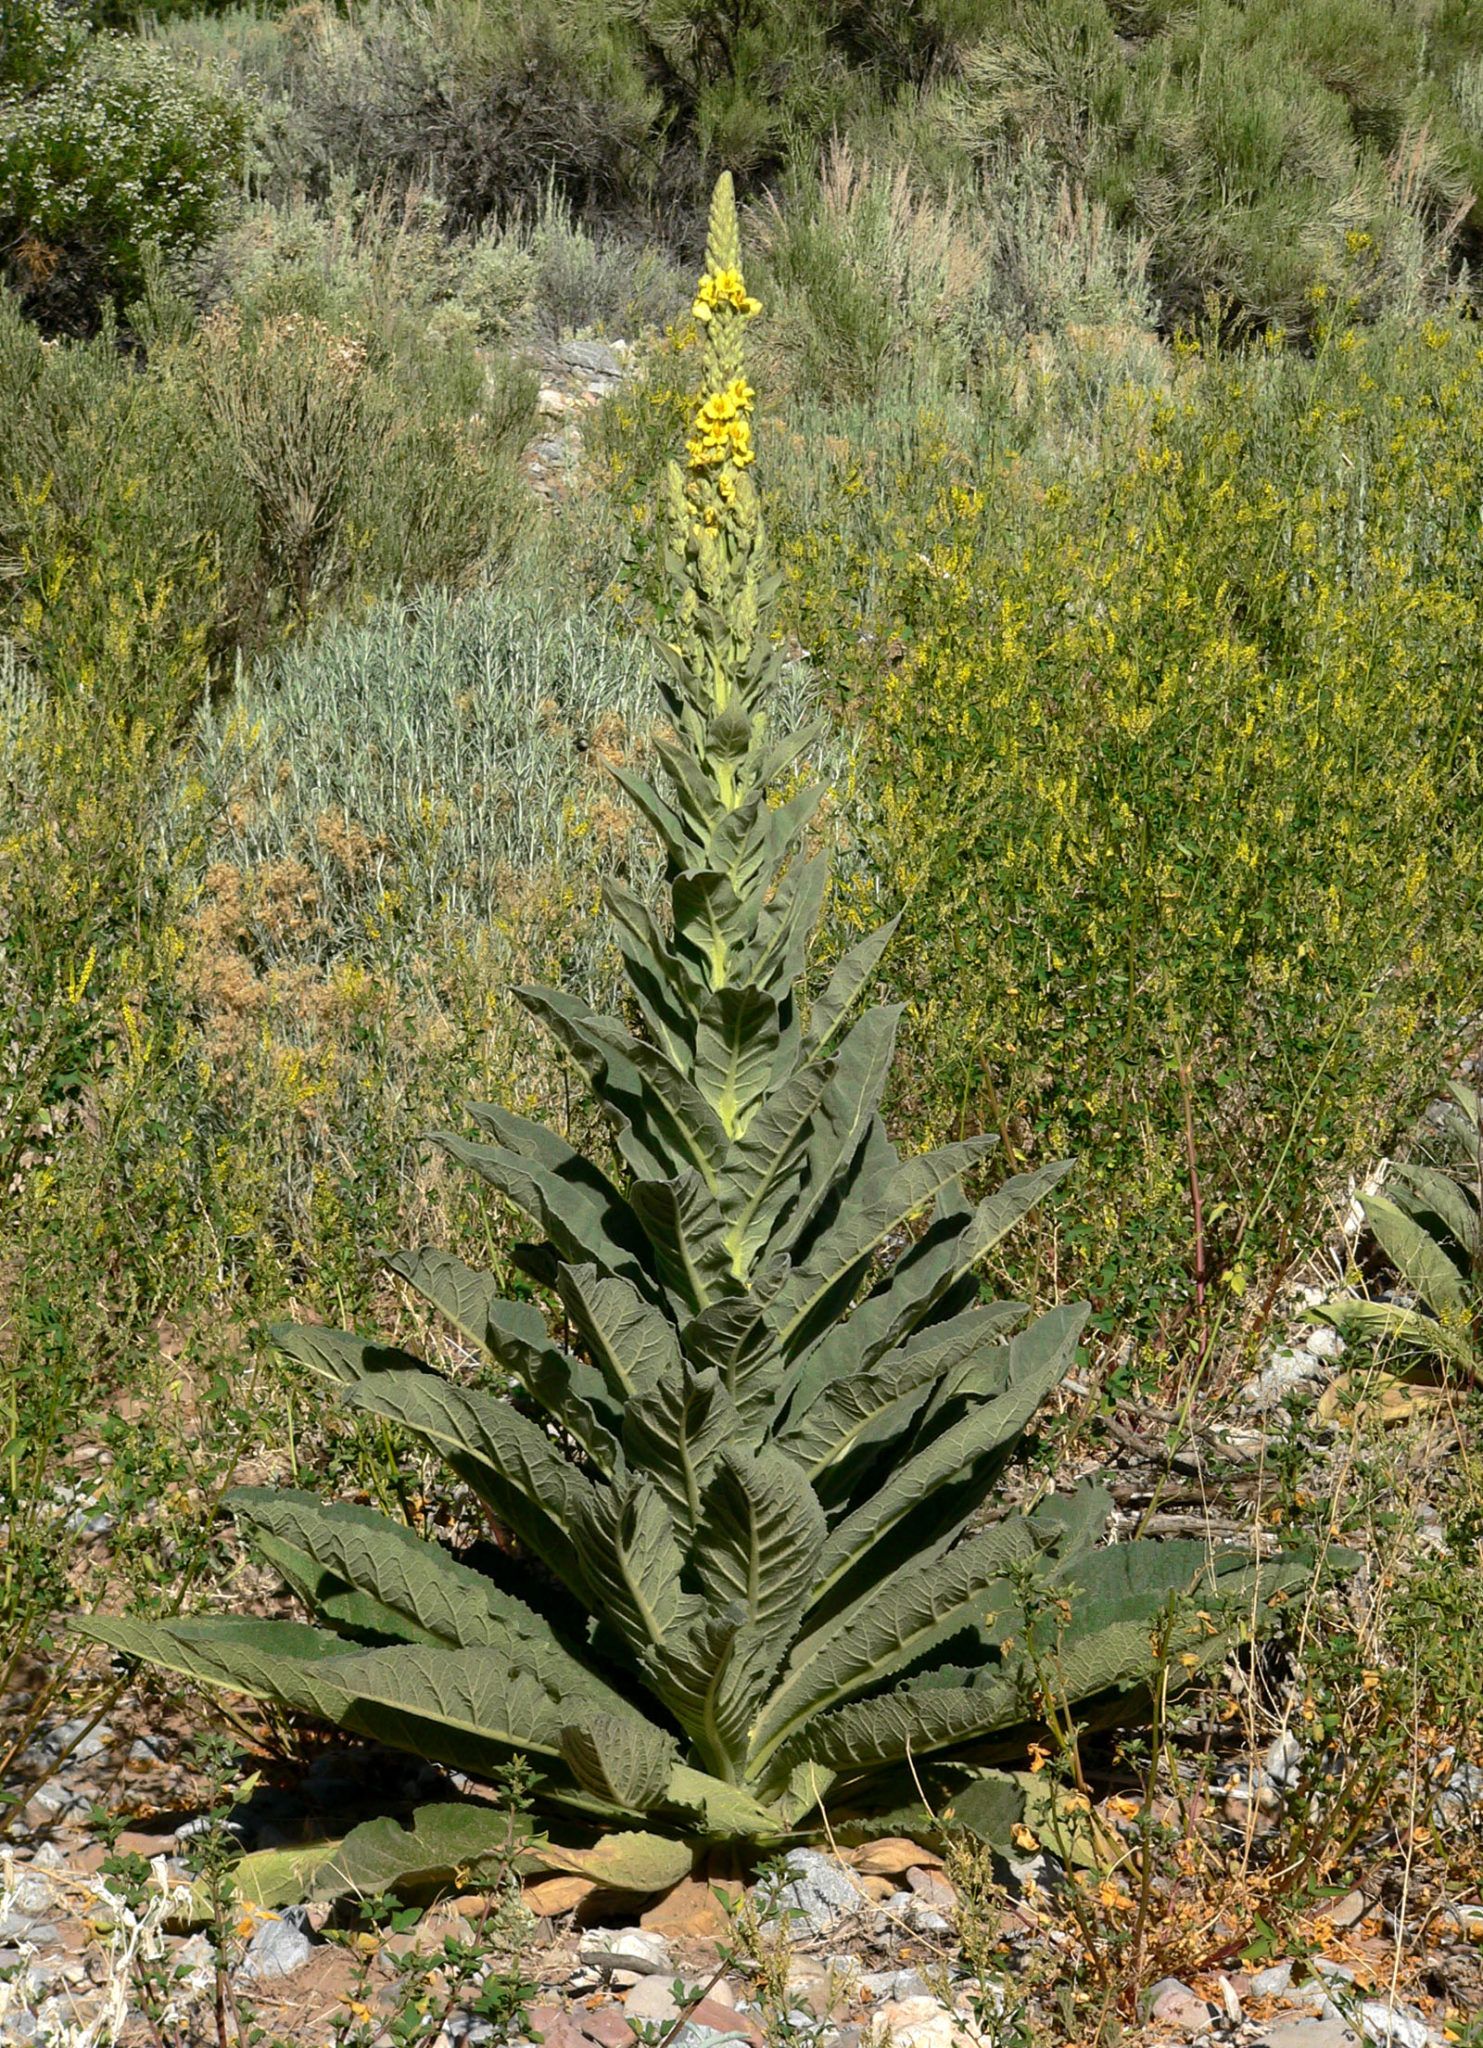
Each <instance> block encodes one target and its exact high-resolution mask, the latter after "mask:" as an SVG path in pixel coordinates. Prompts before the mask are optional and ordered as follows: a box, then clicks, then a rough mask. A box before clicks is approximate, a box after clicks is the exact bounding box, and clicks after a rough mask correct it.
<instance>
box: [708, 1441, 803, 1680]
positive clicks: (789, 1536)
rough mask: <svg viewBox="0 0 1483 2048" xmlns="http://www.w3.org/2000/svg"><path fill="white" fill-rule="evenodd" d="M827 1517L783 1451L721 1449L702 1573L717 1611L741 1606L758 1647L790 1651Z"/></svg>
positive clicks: (710, 1493)
mask: <svg viewBox="0 0 1483 2048" xmlns="http://www.w3.org/2000/svg"><path fill="white" fill-rule="evenodd" d="M824 1535H825V1532H824V1511H823V1509H822V1508H821V1507H820V1506H819V1503H818V1500H817V1499H816V1498H815V1495H814V1491H813V1488H812V1487H811V1486H810V1485H809V1483H808V1481H807V1479H805V1478H804V1476H803V1473H802V1472H801V1471H800V1470H799V1468H798V1466H797V1465H796V1464H795V1463H794V1461H793V1460H792V1459H791V1458H789V1457H786V1456H785V1455H784V1454H783V1453H782V1452H781V1451H777V1450H772V1449H763V1450H761V1451H758V1452H755V1453H749V1452H747V1451H746V1450H744V1449H742V1448H741V1447H740V1446H737V1445H732V1446H729V1447H727V1448H726V1449H723V1450H722V1452H721V1454H720V1456H719V1457H718V1458H717V1460H716V1467H715V1476H714V1478H713V1479H712V1480H711V1483H710V1486H709V1488H708V1489H707V1492H706V1496H705V1512H704V1514H703V1515H702V1516H701V1517H700V1519H699V1521H698V1523H697V1526H696V1530H695V1537H694V1546H693V1551H692V1555H693V1559H694V1564H695V1570H696V1573H697V1575H698V1577H699V1579H700V1582H701V1584H702V1586H703V1587H704V1588H705V1591H706V1593H707V1595H708V1596H709V1597H710V1599H711V1600H712V1601H714V1602H715V1603H716V1604H717V1605H718V1606H726V1605H728V1604H729V1603H731V1602H733V1601H734V1602H735V1603H736V1604H737V1605H738V1606H740V1608H741V1609H742V1612H743V1613H744V1614H745V1616H746V1618H747V1620H748V1622H749V1623H751V1624H752V1628H753V1631H754V1639H755V1640H756V1641H758V1642H759V1643H761V1642H763V1641H774V1642H777V1643H778V1644H779V1645H780V1646H781V1645H786V1643H787V1641H788V1639H789V1638H790V1637H791V1635H792V1633H793V1631H794V1630H795V1629H796V1628H797V1625H798V1616H799V1614H800V1613H801V1611H802V1609H803V1607H804V1605H805V1603H806V1602H807V1599H808V1596H809V1593H810V1591H811V1589H812V1586H813V1582H814V1570H815V1567H816V1565H817V1564H818V1560H819V1553H820V1551H821V1550H822V1549H823V1547H824Z"/></svg>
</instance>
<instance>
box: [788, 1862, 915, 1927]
mask: <svg viewBox="0 0 1483 2048" xmlns="http://www.w3.org/2000/svg"><path fill="white" fill-rule="evenodd" d="M785 1863H786V1867H787V1870H788V1873H789V1882H788V1883H787V1884H785V1885H784V1886H783V1887H782V1888H781V1890H780V1891H779V1893H778V1896H777V1905H776V1908H775V1911H776V1913H777V1914H778V1915H779V1916H784V1917H786V1918H787V1919H788V1920H789V1921H790V1922H791V1924H792V1925H793V1926H794V1927H795V1928H796V1929H797V1930H798V1931H799V1932H805V1931H806V1932H807V1933H809V1934H827V1933H828V1931H829V1929H830V1928H831V1927H832V1926H833V1925H834V1924H835V1922H836V1921H837V1920H843V1919H844V1918H845V1917H846V1915H848V1914H850V1913H858V1912H859V1910H860V1908H861V1906H862V1905H863V1904H864V1897H863V1894H862V1893H861V1892H860V1891H859V1890H858V1889H857V1888H856V1885H855V1883H854V1880H853V1879H852V1878H851V1876H850V1874H849V1872H848V1871H847V1870H845V1869H843V1868H842V1867H841V1865H840V1864H838V1863H837V1862H836V1861H835V1860H834V1858H833V1857H832V1856H825V1855H824V1854H823V1853H822V1852H821V1851H820V1850H818V1849H790V1850H789V1851H788V1854H787V1857H786V1858H785ZM900 1896H902V1897H903V1898H905V1899H906V1900H908V1901H909V1902H910V1903H911V1904H912V1905H915V1903H916V1896H915V1894H914V1893H912V1892H905V1893H903V1894H901V1895H900Z"/></svg>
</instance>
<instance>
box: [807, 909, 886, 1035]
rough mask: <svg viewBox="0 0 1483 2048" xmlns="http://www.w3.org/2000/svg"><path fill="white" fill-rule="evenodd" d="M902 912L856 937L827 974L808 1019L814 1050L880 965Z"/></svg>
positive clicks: (847, 1009) (837, 1024)
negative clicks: (860, 937) (862, 936)
mask: <svg viewBox="0 0 1483 2048" xmlns="http://www.w3.org/2000/svg"><path fill="white" fill-rule="evenodd" d="M900 922H901V913H900V911H898V912H897V913H896V915H895V916H894V917H893V918H891V919H890V920H889V922H888V923H886V924H882V925H877V926H876V928H875V930H874V931H873V932H867V933H866V935H865V937H864V938H863V939H857V940H856V941H855V943H854V945H853V946H851V947H850V949H849V951H848V952H847V953H845V954H844V955H843V957H842V958H841V959H840V961H839V963H838V965H837V966H836V967H835V969H834V972H833V973H832V974H831V975H830V977H829V980H828V983H827V984H826V986H825V988H824V992H823V994H822V995H821V996H820V997H819V998H818V1000H817V1001H816V1002H815V1004H814V1006H813V1009H812V1011H811V1012H810V1015H809V1020H808V1034H809V1043H810V1045H811V1046H812V1047H813V1048H814V1049H815V1050H817V1049H818V1048H819V1047H821V1046H824V1045H827V1044H828V1042H829V1040H830V1039H831V1038H832V1037H833V1036H834V1034H835V1032H836V1031H837V1030H838V1029H839V1027H840V1025H841V1024H842V1023H843V1022H844V1020H845V1018H846V1017H847V1016H848V1015H849V1013H850V1011H851V1010H852V1009H853V1008H854V1005H855V1003H856V1001H857V999H858V997H859V996H860V994H861V992H862V991H863V990H864V988H865V986H866V984H867V983H868V982H869V980H870V978H871V976H872V975H873V974H874V973H875V970H876V968H877V967H879V965H880V963H881V960H882V959H883V958H884V956H885V951H886V948H887V946H889V945H890V943H891V941H892V939H893V938H894V937H895V936H896V927H897V926H898V925H899V924H900Z"/></svg>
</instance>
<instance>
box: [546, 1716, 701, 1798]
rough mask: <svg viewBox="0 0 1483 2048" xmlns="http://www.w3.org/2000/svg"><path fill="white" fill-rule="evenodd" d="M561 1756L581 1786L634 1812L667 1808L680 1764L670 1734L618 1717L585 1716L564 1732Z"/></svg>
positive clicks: (677, 1751) (646, 1724)
mask: <svg viewBox="0 0 1483 2048" xmlns="http://www.w3.org/2000/svg"><path fill="white" fill-rule="evenodd" d="M561 1753H562V1755H563V1757H565V1759H566V1762H567V1766H568V1768H569V1769H570V1771H571V1773H572V1776H573V1777H574V1778H575V1779H576V1781H577V1783H578V1784H579V1785H582V1786H584V1787H585V1788H586V1789H587V1791H589V1792H594V1793H596V1794H597V1796H598V1797H599V1798H600V1799H606V1800H609V1801H611V1803H612V1804H613V1805H614V1806H622V1807H626V1808H628V1809H629V1810H630V1811H631V1812H634V1813H648V1812H650V1811H651V1810H652V1809H653V1808H654V1807H656V1806H659V1805H662V1804H663V1802H664V1800H665V1798H666V1796H667V1794H668V1790H669V1781H670V1779H671V1777H672V1776H673V1774H674V1772H675V1770H676V1769H677V1767H678V1765H679V1761H680V1753H679V1750H678V1748H677V1747H676V1744H675V1740H674V1737H673V1736H672V1735H668V1734H666V1733H665V1731H664V1730H663V1729H662V1728H656V1727H654V1725H653V1724H652V1723H651V1722H648V1721H639V1720H635V1719H633V1718H632V1717H629V1718H623V1717H621V1716H619V1715H616V1714H584V1715H583V1717H582V1719H581V1720H580V1721H575V1722H572V1723H570V1724H569V1725H568V1726H567V1727H565V1728H563V1729H562V1731H561Z"/></svg>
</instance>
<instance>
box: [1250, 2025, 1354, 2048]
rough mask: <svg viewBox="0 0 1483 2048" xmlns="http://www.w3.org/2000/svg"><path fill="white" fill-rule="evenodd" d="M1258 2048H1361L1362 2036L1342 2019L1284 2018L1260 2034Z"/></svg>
mask: <svg viewBox="0 0 1483 2048" xmlns="http://www.w3.org/2000/svg"><path fill="white" fill-rule="evenodd" d="M1256 2048H1359V2035H1358V2034H1357V2033H1356V2032H1355V2031H1354V2029H1353V2027H1348V2026H1346V2025H1345V2024H1344V2022H1343V2021H1342V2020H1320V2019H1310V2020H1281V2021H1279V2022H1278V2023H1277V2025H1276V2026H1272V2027H1268V2028H1266V2029H1265V2030H1264V2031H1263V2032H1262V2033H1261V2034H1259V2035H1258V2036H1257V2044H1256Z"/></svg>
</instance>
